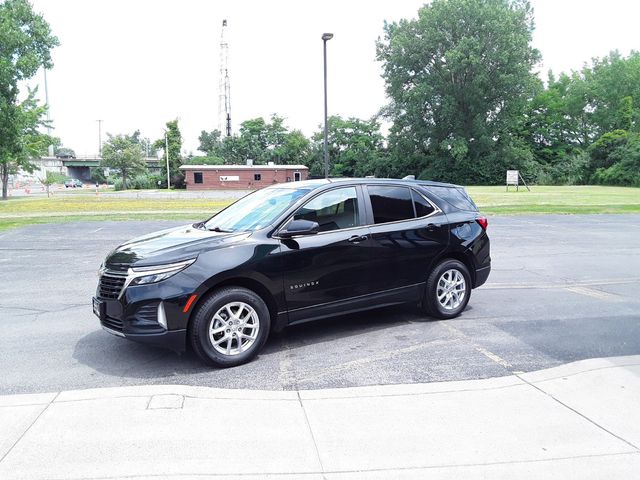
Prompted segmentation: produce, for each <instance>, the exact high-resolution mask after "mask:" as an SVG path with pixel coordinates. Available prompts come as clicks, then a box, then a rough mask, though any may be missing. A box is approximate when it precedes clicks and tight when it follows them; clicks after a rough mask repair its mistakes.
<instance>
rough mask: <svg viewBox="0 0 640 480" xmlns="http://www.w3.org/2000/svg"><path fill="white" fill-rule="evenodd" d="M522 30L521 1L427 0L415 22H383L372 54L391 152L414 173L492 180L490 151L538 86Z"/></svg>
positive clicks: (528, 22)
mask: <svg viewBox="0 0 640 480" xmlns="http://www.w3.org/2000/svg"><path fill="white" fill-rule="evenodd" d="M532 32H533V13H532V10H531V8H530V6H529V3H528V2H527V1H525V0H434V1H433V2H432V3H430V4H428V5H425V6H424V7H422V8H421V9H420V10H419V11H418V18H417V19H415V20H401V21H400V22H399V23H391V24H387V25H385V36H384V39H380V40H378V43H377V58H378V60H379V61H381V62H382V63H383V77H384V79H385V82H386V91H387V94H388V96H389V98H390V99H391V103H390V105H389V106H388V107H387V108H386V112H387V114H388V115H389V116H390V118H391V119H392V120H393V127H392V129H391V136H390V148H391V150H392V151H394V152H395V154H396V155H398V156H399V157H409V158H412V159H415V160H417V162H414V163H417V165H415V166H416V167H417V169H419V170H418V172H415V173H419V172H420V171H422V172H423V173H422V174H423V175H428V176H430V177H435V178H439V179H443V180H453V181H459V182H473V183H481V182H495V181H498V177H497V175H498V172H499V171H501V169H502V168H503V166H504V165H492V164H491V163H492V162H494V161H495V156H494V155H490V154H492V153H494V152H495V149H496V146H497V145H499V144H500V142H502V144H503V145H506V144H507V141H508V140H509V139H508V138H503V136H504V135H505V132H509V131H510V129H511V128H512V127H513V125H514V123H515V122H517V120H518V118H519V116H520V115H522V113H523V111H524V108H525V106H526V101H527V99H528V98H530V97H531V96H532V95H533V94H534V93H535V90H536V86H537V84H538V82H537V80H536V78H535V76H534V75H533V74H532V73H531V70H532V67H533V66H534V65H535V64H536V63H537V62H538V61H539V59H540V55H539V53H538V51H537V50H536V49H534V48H532V46H531V37H532ZM412 161H413V160H412ZM499 178H500V180H501V179H502V174H500V177H499Z"/></svg>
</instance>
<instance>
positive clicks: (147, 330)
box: [92, 297, 187, 352]
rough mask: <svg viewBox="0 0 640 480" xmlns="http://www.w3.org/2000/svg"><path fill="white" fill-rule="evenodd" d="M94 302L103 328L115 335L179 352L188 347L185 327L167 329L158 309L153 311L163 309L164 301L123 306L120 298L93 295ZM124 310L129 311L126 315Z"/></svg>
mask: <svg viewBox="0 0 640 480" xmlns="http://www.w3.org/2000/svg"><path fill="white" fill-rule="evenodd" d="M92 303H93V313H94V314H95V315H96V316H97V317H98V318H99V319H100V325H101V326H102V329H103V330H104V331H106V332H108V333H110V334H112V335H115V336H118V337H122V338H126V339H129V340H133V341H134V342H138V343H145V344H147V345H153V346H156V347H163V348H168V349H170V350H173V351H176V352H183V351H184V350H185V349H186V338H187V330H186V328H182V329H175V330H167V329H166V328H164V326H163V325H161V324H160V323H159V322H158V320H157V319H158V315H157V313H156V314H155V315H154V310H155V312H158V310H159V309H162V310H164V302H160V301H158V300H156V301H153V302H150V303H146V304H143V305H142V306H138V307H137V308H133V307H131V306H128V308H123V306H122V304H121V303H120V302H119V301H117V300H104V299H100V298H95V297H94V298H93V301H92ZM125 311H127V312H128V314H126V315H125V314H124V313H123V312H125Z"/></svg>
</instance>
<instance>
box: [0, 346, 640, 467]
mask: <svg viewBox="0 0 640 480" xmlns="http://www.w3.org/2000/svg"><path fill="white" fill-rule="evenodd" d="M638 404H640V355H638V356H630V357H614V358H604V359H591V360H583V361H579V362H575V363H572V364H568V365H563V366H560V367H554V368H551V369H547V370H544V371H539V372H532V373H527V374H521V375H513V376H507V377H499V378H490V379H485V380H471V381H460V382H443V383H431V384H413V385H411V384H410V385H385V386H370V387H356V388H344V389H327V390H308V391H252V390H227V389H216V388H205V387H191V386H181V385H155V386H139V387H122V388H104V389H91V390H75V391H67V392H60V393H45V394H33V395H10V396H0V478H2V479H3V480H9V479H89V478H91V479H98V478H105V479H106V478H127V479H141V478H176V479H177V478H180V479H184V478H217V479H219V478H243V479H247V478H314V479H315V478H325V479H334V478H335V479H338V478H340V479H356V478H374V479H375V478H380V479H382V478H385V479H386V478H424V477H425V476H429V478H437V479H440V478H443V479H444V478H531V479H534V478H535V479H538V478H550V477H553V478H562V479H563V480H564V479H567V478H580V479H582V478H613V477H619V478H632V477H633V476H634V472H635V473H636V474H637V472H638V471H640V448H639V446H640V413H639V412H638V409H637V405H638ZM550 472H553V475H551V474H550Z"/></svg>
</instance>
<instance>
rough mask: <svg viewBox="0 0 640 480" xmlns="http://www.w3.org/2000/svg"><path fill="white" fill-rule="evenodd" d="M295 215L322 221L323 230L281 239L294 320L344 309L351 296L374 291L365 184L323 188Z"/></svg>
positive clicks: (285, 279) (288, 299)
mask: <svg viewBox="0 0 640 480" xmlns="http://www.w3.org/2000/svg"><path fill="white" fill-rule="evenodd" d="M291 218H292V219H304V220H310V221H314V222H318V224H319V225H320V231H319V233H318V234H316V235H305V236H298V237H294V238H292V239H282V240H281V244H282V249H281V252H282V258H283V267H284V289H285V298H286V301H287V308H288V310H289V321H290V322H295V321H297V320H300V319H303V318H304V319H311V318H319V317H322V316H327V315H331V314H334V313H335V312H339V311H344V307H345V305H346V304H348V303H349V301H350V299H353V298H354V297H358V296H361V295H364V294H366V293H369V291H370V290H369V283H368V279H367V277H368V276H369V271H370V263H369V262H370V258H369V249H368V248H367V247H368V246H369V242H370V236H369V231H368V228H367V227H366V226H364V225H365V213H364V211H363V192H362V188H361V187H360V186H349V187H338V188H334V189H331V190H328V191H324V192H322V193H320V194H319V195H317V196H316V197H314V198H312V199H311V200H309V201H308V202H307V203H306V204H305V205H303V206H302V207H300V208H299V209H298V210H297V211H296V212H295V213H294V215H293V216H292V217H291Z"/></svg>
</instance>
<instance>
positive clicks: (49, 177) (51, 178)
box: [40, 171, 65, 198]
mask: <svg viewBox="0 0 640 480" xmlns="http://www.w3.org/2000/svg"><path fill="white" fill-rule="evenodd" d="M64 180H65V176H64V175H63V174H61V173H59V172H50V171H49V172H47V173H46V175H45V177H44V178H41V179H40V182H41V183H42V184H43V185H44V186H45V187H47V198H49V197H50V187H51V185H55V184H56V183H64Z"/></svg>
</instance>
